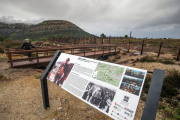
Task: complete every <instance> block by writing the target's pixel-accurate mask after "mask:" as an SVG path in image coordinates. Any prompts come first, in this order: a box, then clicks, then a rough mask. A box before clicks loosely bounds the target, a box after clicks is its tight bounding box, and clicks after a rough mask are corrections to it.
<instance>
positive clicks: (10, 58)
mask: <svg viewBox="0 0 180 120" xmlns="http://www.w3.org/2000/svg"><path fill="white" fill-rule="evenodd" d="M8 57H9V61H10V63H11V68H13V61H12V56H11V52H9V55H8Z"/></svg>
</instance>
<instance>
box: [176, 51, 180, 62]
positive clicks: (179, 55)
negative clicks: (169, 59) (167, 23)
mask: <svg viewBox="0 0 180 120" xmlns="http://www.w3.org/2000/svg"><path fill="white" fill-rule="evenodd" d="M179 57H180V48H179V53H178V55H177V61H179Z"/></svg>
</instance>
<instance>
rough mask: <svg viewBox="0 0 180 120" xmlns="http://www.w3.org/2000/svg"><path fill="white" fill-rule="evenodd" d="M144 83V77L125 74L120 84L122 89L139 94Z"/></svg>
mask: <svg viewBox="0 0 180 120" xmlns="http://www.w3.org/2000/svg"><path fill="white" fill-rule="evenodd" d="M142 83H143V80H142V79H137V78H132V77H127V76H124V77H123V80H122V82H121V85H120V89H121V90H124V91H127V92H129V93H132V94H134V95H137V96H138V95H139V92H140V89H141V85H142Z"/></svg>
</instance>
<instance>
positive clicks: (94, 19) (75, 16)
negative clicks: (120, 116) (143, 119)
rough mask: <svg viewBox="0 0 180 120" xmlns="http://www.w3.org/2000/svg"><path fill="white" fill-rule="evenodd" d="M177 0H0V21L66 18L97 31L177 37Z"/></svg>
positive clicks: (179, 17) (179, 33)
mask: <svg viewBox="0 0 180 120" xmlns="http://www.w3.org/2000/svg"><path fill="white" fill-rule="evenodd" d="M179 6H180V0H0V22H7V23H32V24H38V23H40V22H42V21H44V20H67V21H70V22H72V23H74V24H76V25H78V26H79V27H81V28H82V29H83V30H85V31H87V32H89V33H91V34H94V35H98V36H99V35H100V34H101V33H104V34H105V35H107V36H109V35H111V36H124V35H125V34H128V35H129V33H130V31H132V36H133V37H137V38H139V37H141V38H143V37H148V38H164V37H166V38H180V7H179Z"/></svg>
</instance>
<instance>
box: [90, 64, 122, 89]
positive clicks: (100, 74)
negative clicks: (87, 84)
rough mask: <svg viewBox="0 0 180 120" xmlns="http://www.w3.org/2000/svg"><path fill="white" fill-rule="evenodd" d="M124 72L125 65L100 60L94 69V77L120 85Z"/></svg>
mask: <svg viewBox="0 0 180 120" xmlns="http://www.w3.org/2000/svg"><path fill="white" fill-rule="evenodd" d="M123 72H124V68H123V67H119V66H114V65H109V64H105V63H100V62H99V63H98V65H97V68H96V69H95V71H94V74H93V78H95V79H97V80H100V81H103V82H106V83H108V84H111V85H114V86H116V87H118V86H119V82H120V80H121V78H122V75H123Z"/></svg>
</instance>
